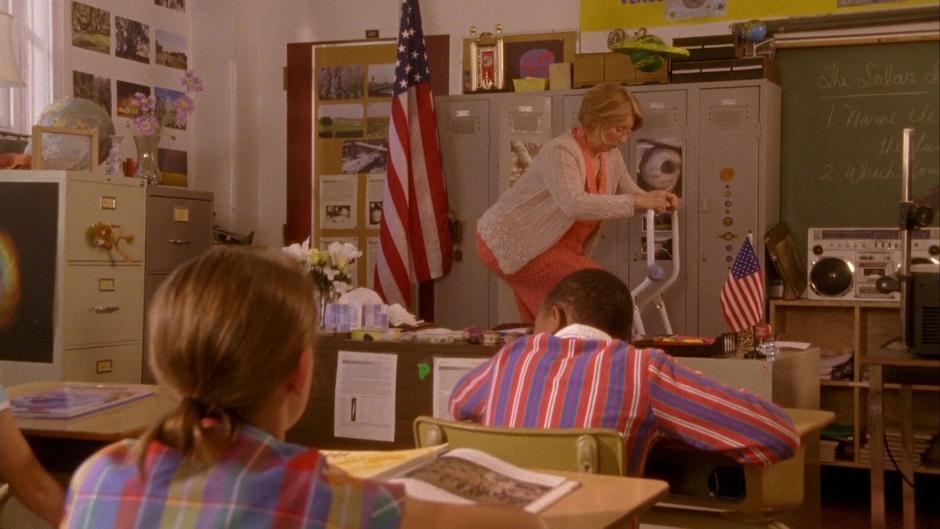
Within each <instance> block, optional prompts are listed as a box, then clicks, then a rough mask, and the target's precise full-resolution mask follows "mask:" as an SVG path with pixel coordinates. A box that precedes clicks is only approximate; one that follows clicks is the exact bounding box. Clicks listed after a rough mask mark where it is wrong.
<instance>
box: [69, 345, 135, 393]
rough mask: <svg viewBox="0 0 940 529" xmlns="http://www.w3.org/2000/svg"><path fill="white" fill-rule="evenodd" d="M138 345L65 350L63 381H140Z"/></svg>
mask: <svg viewBox="0 0 940 529" xmlns="http://www.w3.org/2000/svg"><path fill="white" fill-rule="evenodd" d="M140 363H141V348H140V342H135V343H131V344H123V345H110V346H105V347H89V348H81V349H66V350H65V355H64V358H63V367H64V369H63V371H64V377H63V379H64V380H73V381H77V382H126V383H139V382H140Z"/></svg>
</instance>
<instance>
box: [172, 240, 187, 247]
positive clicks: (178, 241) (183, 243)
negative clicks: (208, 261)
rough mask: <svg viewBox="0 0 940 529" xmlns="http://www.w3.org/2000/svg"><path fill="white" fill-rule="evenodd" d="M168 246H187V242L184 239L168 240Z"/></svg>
mask: <svg viewBox="0 0 940 529" xmlns="http://www.w3.org/2000/svg"><path fill="white" fill-rule="evenodd" d="M170 244H175V245H177V246H186V245H188V244H189V241H187V240H185V239H170Z"/></svg>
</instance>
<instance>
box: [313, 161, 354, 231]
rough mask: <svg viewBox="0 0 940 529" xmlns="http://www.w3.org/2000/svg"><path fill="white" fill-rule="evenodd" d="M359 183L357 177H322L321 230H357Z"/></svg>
mask: <svg viewBox="0 0 940 529" xmlns="http://www.w3.org/2000/svg"><path fill="white" fill-rule="evenodd" d="M358 183H359V177H358V176H356V175H324V176H321V177H320V229H322V230H352V229H355V228H356V225H357V222H356V219H357V211H356V210H357V208H356V200H357V197H358V196H359V190H358V187H359V186H358Z"/></svg>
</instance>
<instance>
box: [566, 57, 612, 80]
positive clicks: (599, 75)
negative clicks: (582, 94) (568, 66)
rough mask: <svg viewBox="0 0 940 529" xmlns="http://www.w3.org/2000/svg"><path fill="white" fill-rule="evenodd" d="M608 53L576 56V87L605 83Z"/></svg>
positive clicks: (574, 63)
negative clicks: (605, 58) (605, 59)
mask: <svg viewBox="0 0 940 529" xmlns="http://www.w3.org/2000/svg"><path fill="white" fill-rule="evenodd" d="M605 55H607V54H606V53H578V54H576V55H575V56H574V62H573V66H574V75H573V77H574V87H575V88H581V87H584V86H594V85H596V84H597V83H600V82H603V81H604V56H605Z"/></svg>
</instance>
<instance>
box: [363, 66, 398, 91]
mask: <svg viewBox="0 0 940 529" xmlns="http://www.w3.org/2000/svg"><path fill="white" fill-rule="evenodd" d="M368 88H369V97H392V96H393V95H394V92H395V65H394V64H370V65H369V86H368Z"/></svg>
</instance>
